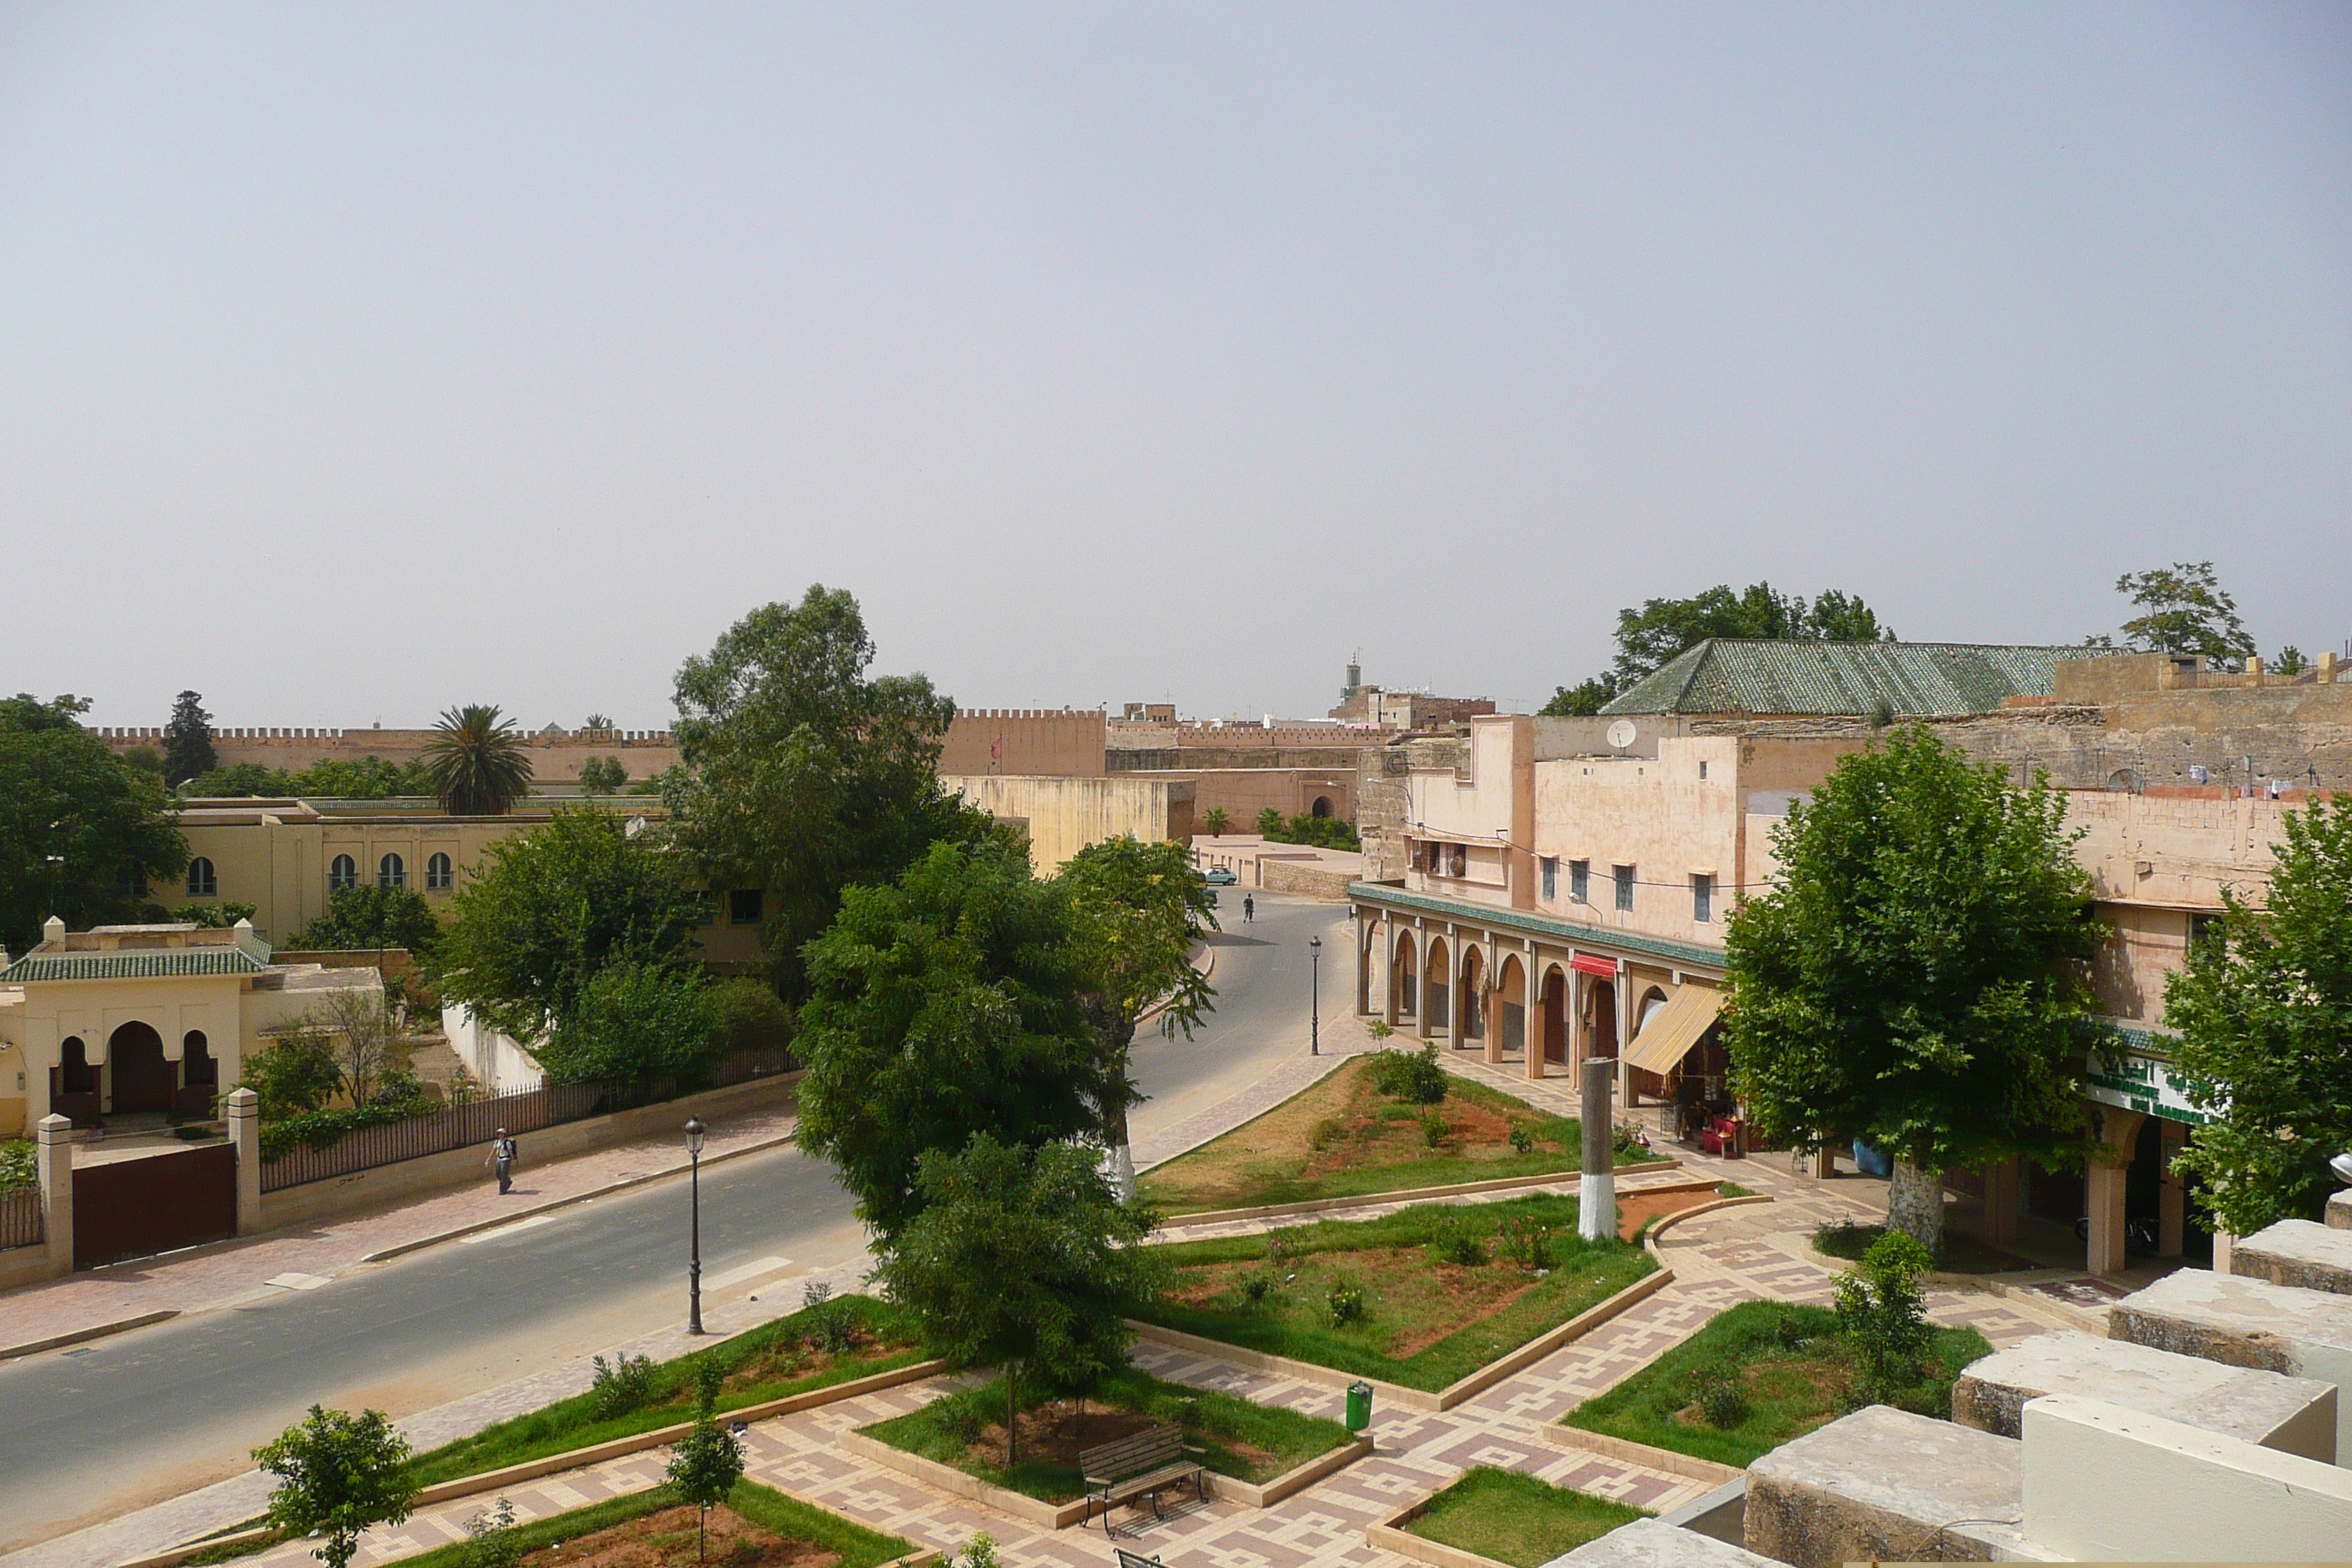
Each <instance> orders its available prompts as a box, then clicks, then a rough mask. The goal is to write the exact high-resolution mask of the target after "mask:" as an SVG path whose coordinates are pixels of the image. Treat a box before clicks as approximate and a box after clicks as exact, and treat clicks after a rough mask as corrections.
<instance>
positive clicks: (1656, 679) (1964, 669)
mask: <svg viewBox="0 0 2352 1568" xmlns="http://www.w3.org/2000/svg"><path fill="white" fill-rule="evenodd" d="M2117 651H2120V650H2116V649H2110V648H2098V647H2084V646H2082V645H2080V644H2055V643H1950V642H1908V643H1906V642H1872V643H1864V642H1811V641H1800V640H1796V639H1784V640H1772V639H1768V638H1750V637H1709V638H1707V639H1706V640H1705V641H1703V642H1700V643H1697V644H1695V645H1693V646H1692V647H1688V648H1685V649H1684V650H1683V651H1682V652H1681V653H1679V654H1677V655H1675V657H1674V658H1671V659H1669V660H1667V661H1666V662H1665V663H1664V665H1661V666H1660V667H1659V668H1657V669H1655V670H1654V671H1652V672H1651V673H1650V674H1649V675H1647V676H1645V677H1644V678H1643V679H1641V680H1639V681H1637V682H1635V683H1634V684H1633V687H1632V688H1630V689H1627V690H1625V691H1623V692H1622V693H1620V694H1619V695H1618V697H1617V698H1616V699H1615V700H1613V701H1612V702H1610V703H1609V704H1608V705H1607V706H1606V707H1604V708H1603V709H1602V710H1601V711H1602V712H1603V713H1785V714H1822V715H1831V714H1869V713H1872V712H1874V711H1876V710H1878V709H1879V708H1880V707H1881V705H1882V704H1883V705H1884V707H1885V710H1887V711H1888V713H1890V714H1899V715H1906V716H1916V717H1938V718H1958V717H1963V716H1965V715H1968V714H1972V713H1990V712H1992V711H1994V710H1997V709H1999V708H2000V705H2001V701H2002V700H2003V699H2004V698H2009V697H2015V696H2043V697H2046V696H2048V695H2050V693H2051V691H2052V689H2053V686H2054V684H2055V680H2056V669H2057V666H2058V664H2059V662H2060V661H2061V660H2063V659H2072V658H2101V657H2105V656H2107V655H2109V654H2112V653H2115V652H2117Z"/></svg>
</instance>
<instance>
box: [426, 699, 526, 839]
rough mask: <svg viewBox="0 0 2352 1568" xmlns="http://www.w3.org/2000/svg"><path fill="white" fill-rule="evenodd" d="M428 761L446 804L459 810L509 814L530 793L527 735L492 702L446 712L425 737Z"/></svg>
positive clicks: (446, 807)
mask: <svg viewBox="0 0 2352 1568" xmlns="http://www.w3.org/2000/svg"><path fill="white" fill-rule="evenodd" d="M425 774H426V776H427V777H428V778H430V779H431V780H432V783H433V793H434V794H436V795H439V796H440V797H441V807H442V809H443V810H445V811H447V812H450V813H452V814H453V815H456V816H505V815H506V814H507V813H508V812H509V811H511V810H513V809H514V805H515V802H517V801H519V800H520V799H522V798H523V796H525V795H529V794H530V757H529V756H527V755H525V754H524V751H523V743H522V736H521V734H520V732H519V731H516V729H515V727H514V726H513V725H511V724H509V723H508V722H507V721H506V720H505V719H504V718H503V717H501V716H500V714H499V710H498V709H497V708H496V707H494V706H493V705H491V704H489V703H487V702H468V703H467V704H466V705H465V706H464V707H462V708H452V709H450V710H448V711H446V712H445V713H443V714H442V715H441V722H440V723H438V724H436V725H435V726H434V727H433V739H432V740H431V741H429V742H426V743H425Z"/></svg>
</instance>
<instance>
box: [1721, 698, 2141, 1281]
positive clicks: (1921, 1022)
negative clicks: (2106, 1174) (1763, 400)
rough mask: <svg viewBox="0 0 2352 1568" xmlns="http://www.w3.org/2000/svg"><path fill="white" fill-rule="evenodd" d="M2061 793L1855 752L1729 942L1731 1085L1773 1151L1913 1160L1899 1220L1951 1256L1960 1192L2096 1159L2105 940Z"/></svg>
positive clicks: (1908, 755)
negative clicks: (1949, 1179)
mask: <svg viewBox="0 0 2352 1568" xmlns="http://www.w3.org/2000/svg"><path fill="white" fill-rule="evenodd" d="M2065 815H2066V807H2065V801H2064V798H2063V795H2062V794H2061V793H2060V792H2059V791H2056V790H2053V789H2051V788H2050V787H2049V786H2048V784H2047V783H2046V781H2044V780H2042V779H2039V778H2037V779H2036V780H2035V782H2034V784H2033V785H2032V787H2031V788H2027V789H2013V788H2011V787H2009V786H2008V785H2007V784H2005V783H2004V782H2003V779H2002V777H2001V774H2000V771H1999V770H1998V769H1996V768H1993V767H1990V766H1979V765H1976V764H1973V763H1969V761H1968V759H1967V758H1966V757H1965V756H1963V755H1962V754H1961V753H1960V752H1958V751H1956V750H1954V749H1952V748H1950V747H1948V746H1946V745H1944V744H1943V743H1942V742H1939V741H1937V739H1936V738H1935V737H1934V736H1933V735H1932V734H1930V733H1929V732H1928V731H1926V730H1924V729H1912V730H1904V731H1897V732H1895V734H1894V735H1893V736H1892V737H1891V738H1889V739H1888V740H1886V741H1885V742H1883V743H1880V744H1878V745H1874V747H1873V748H1872V749H1870V750H1869V751H1866V752H1859V753H1856V754H1854V755H1851V756H1848V757H1846V758H1845V759H1843V761H1842V762H1841V763H1839V764H1838V766H1837V768H1836V769H1835V770H1834V771H1833V772H1832V773H1831V774H1830V776H1829V777H1828V778H1827V779H1826V780H1824V781H1823V782H1822V785H1821V787H1820V788H1819V789H1818V790H1816V791H1815V792H1814V794H1813V797H1812V799H1811V801H1810V802H1801V803H1799V804H1797V805H1793V806H1791V808H1790V813H1789V819H1788V822H1787V825H1786V826H1783V827H1781V828H1780V829H1779V830H1778V832H1777V833H1776V835H1775V837H1774V846H1775V848H1776V849H1777V851H1778V853H1779V856H1780V868H1781V885H1780V887H1779V888H1778V889H1775V890H1774V891H1773V892H1771V893H1769V894H1768V895H1766V896H1765V897H1762V898H1759V899H1756V900H1751V901H1749V902H1748V903H1747V904H1745V905H1743V906H1742V907H1741V908H1740V910H1738V913H1736V914H1735V915H1734V916H1733V917H1732V920H1731V924H1730V928H1729V931H1728V932H1727V948H1728V957H1727V970H1728V976H1729V983H1730V992H1731V996H1730V1006H1729V1010H1728V1012H1727V1015H1726V1020H1725V1037H1726V1041H1727V1044H1728V1046H1729V1047H1730V1052H1731V1068H1732V1081H1733V1087H1734V1088H1735V1089H1737V1090H1738V1093H1739V1094H1740V1095H1741V1096H1742V1097H1743V1098H1744V1099H1745V1100H1747V1102H1748V1108H1749V1111H1750V1114H1751V1115H1752V1116H1753V1117H1754V1118H1755V1121H1756V1124H1757V1128H1758V1131H1759V1132H1761V1133H1762V1134H1763V1135H1764V1137H1765V1138H1766V1139H1768V1140H1788V1141H1790V1142H1800V1143H1802V1142H1812V1141H1815V1140H1819V1139H1822V1138H1824V1137H1828V1136H1832V1135H1860V1136H1863V1137H1866V1138H1868V1139H1870V1140H1872V1141H1873V1142H1875V1143H1876V1144H1878V1145H1879V1146H1880V1147H1881V1148H1883V1149H1885V1150H1886V1151H1887V1152H1889V1153H1890V1154H1892V1155H1893V1156H1894V1159H1895V1182H1894V1184H1893V1189H1892V1192H1891V1193H1890V1195H1889V1203H1890V1215H1889V1218H1890V1222H1891V1223H1892V1224H1893V1225H1894V1226H1895V1228H1897V1229H1900V1230H1902V1231H1904V1232H1906V1234H1908V1235H1910V1236H1911V1237H1914V1238H1915V1239H1916V1240H1918V1241H1920V1242H1921V1243H1923V1244H1925V1245H1926V1246H1927V1247H1928V1248H1929V1249H1930V1250H1938V1249H1940V1248H1941V1247H1942V1243H1943V1196H1942V1187H1941V1181H1940V1177H1941V1174H1942V1173H1943V1172H1945V1171H1947V1170H1950V1169H1955V1168H1965V1167H1969V1166H1973V1165H1978V1164H1982V1163H1986V1162H1988V1161H1991V1160H1996V1159H2001V1158H2005V1157H2007V1156H2010V1155H2012V1154H2025V1155H2031V1156H2032V1157H2034V1158H2036V1159H2040V1160H2042V1161H2044V1162H2052V1163H2064V1162H2065V1161H2067V1160H2069V1159H2072V1158H2079V1157H2080V1154H2081V1151H2082V1146H2083V1140H2084V1119H2083V1113H2082V1110H2081V1109H2080V1102H2079V1099H2078V1094H2079V1089H2080V1083H2079V1078H2078V1074H2077V1071H2076V1068H2075V1065H2074V1064H2075V1062H2076V1060H2077V1059H2078V1058H2079V1055H2080V1053H2081V1051H2082V1049H2083V1047H2084V1044H2085V1041H2086V1039H2087V1037H2088V1033H2089V1022H2088V1020H2089V1006H2090V993H2089V988H2088V984H2087V977H2088V967H2087V966H2088V962H2089V959H2090V956H2091V954H2092V952H2094V950H2095V948H2096V946H2097V944H2098V939H2099V928H2098V926H2097V924H2096V923H2095V920H2094V917H2093V915H2092V907H2091V892H2090V885H2089V879H2088V877H2087V876H2086V874H2085V873H2084V871H2083V869H2082V868H2081V867H2080V866H2079V865H2077V864H2076V862H2075V860H2074V857H2073V855H2072V853H2071V851H2070V846H2071V844H2072V842H2073V839H2072V837H2070V836H2069V835H2068V834H2067V832H2066V830H2065Z"/></svg>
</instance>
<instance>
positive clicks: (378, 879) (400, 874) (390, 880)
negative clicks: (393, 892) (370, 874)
mask: <svg viewBox="0 0 2352 1568" xmlns="http://www.w3.org/2000/svg"><path fill="white" fill-rule="evenodd" d="M375 885H376V886H377V887H379V888H387V889H389V888H405V887H406V886H408V867H407V866H406V865H405V864H404V862H403V861H402V860H401V858H400V857H399V856H397V855H387V856H385V857H384V858H383V859H381V860H379V861H377V862H376V863H375Z"/></svg>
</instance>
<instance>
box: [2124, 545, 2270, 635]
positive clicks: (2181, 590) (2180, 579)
mask: <svg viewBox="0 0 2352 1568" xmlns="http://www.w3.org/2000/svg"><path fill="white" fill-rule="evenodd" d="M2116 593H2118V594H2121V595H2124V597H2126V598H2127V599H2129V600H2130V601H2131V602H2132V605H2134V607H2135V608H2137V610H2138V611H2139V612H2140V613H2139V614H2138V615H2137V616H2133V617H2132V618H2131V619H2130V620H2127V621H2126V622H2125V623H2124V625H2123V633H2124V641H2125V643H2126V646H2128V647H2136V648H2139V649H2142V650H2143V651H2146V652H2151V653H2201V654H2204V655H2206V656H2207V657H2208V658H2243V657H2245V656H2246V655H2247V654H2250V653H2252V652H2253V650H2254V639H2253V638H2252V637H2250V636H2248V635H2247V633H2246V627H2245V623H2244V622H2242V621H2241V620H2239V619H2238V602H2237V600H2235V599H2233V598H2231V596H2230V594H2229V591H2228V590H2227V589H2225V588H2223V587H2222V586H2221V578H2220V577H2219V576H2217V575H2215V574H2214V571H2213V563H2211V562H2210V561H2176V562H2174V563H2172V564H2171V565H2169V566H2157V567H2152V568H2150V569H2149V570H2147V571H2146V572H2126V573H2125V574H2123V575H2122V576H2120V577H2118V578H2116Z"/></svg>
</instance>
